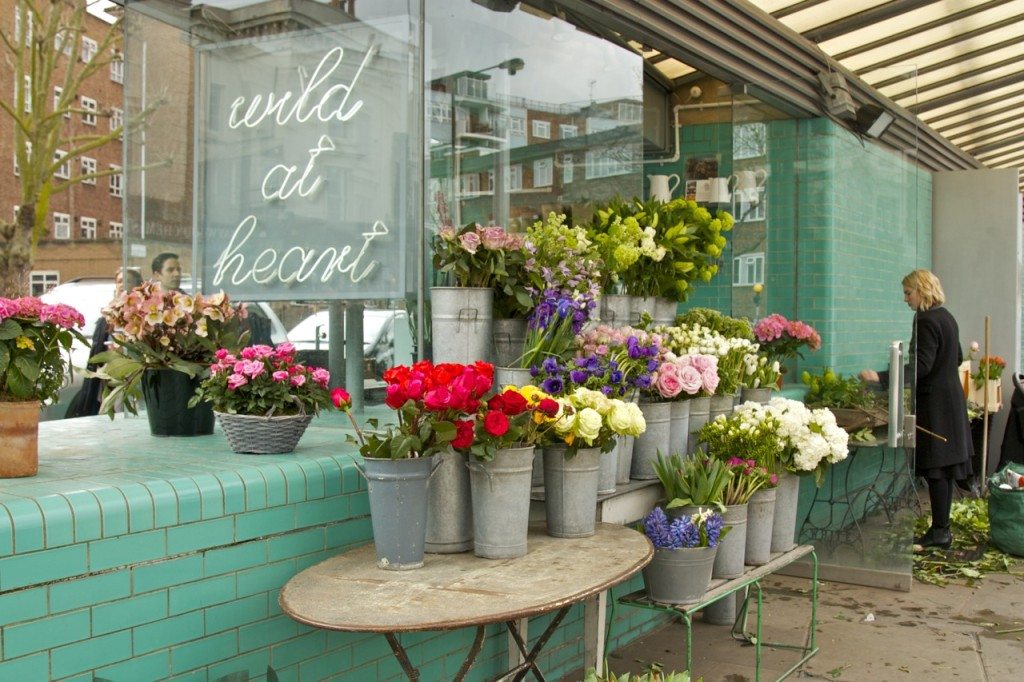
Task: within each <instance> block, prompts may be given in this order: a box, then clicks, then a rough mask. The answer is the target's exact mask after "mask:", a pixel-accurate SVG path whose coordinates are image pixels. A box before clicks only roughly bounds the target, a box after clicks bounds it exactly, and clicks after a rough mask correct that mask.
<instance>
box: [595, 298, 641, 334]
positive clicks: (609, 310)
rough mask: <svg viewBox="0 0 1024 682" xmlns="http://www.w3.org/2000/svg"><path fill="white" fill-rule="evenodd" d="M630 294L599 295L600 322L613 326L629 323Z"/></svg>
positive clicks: (631, 299)
mask: <svg viewBox="0 0 1024 682" xmlns="http://www.w3.org/2000/svg"><path fill="white" fill-rule="evenodd" d="M632 304H633V297H632V296H625V295H623V294H605V295H604V296H602V297H601V322H603V323H604V324H607V325H611V326H613V327H623V326H625V325H627V324H629V323H630V321H631V319H632V318H631V317H630V309H631V307H632Z"/></svg>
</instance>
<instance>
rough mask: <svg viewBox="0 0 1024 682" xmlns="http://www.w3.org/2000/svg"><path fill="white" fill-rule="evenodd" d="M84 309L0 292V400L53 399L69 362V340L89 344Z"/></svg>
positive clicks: (46, 400)
mask: <svg viewBox="0 0 1024 682" xmlns="http://www.w3.org/2000/svg"><path fill="white" fill-rule="evenodd" d="M83 324H85V319H84V318H83V317H82V314H81V313H80V312H78V311H77V310H76V309H74V308H72V307H71V306H68V305H64V304H61V303H58V304H55V305H50V304H47V303H43V302H42V301H41V300H39V299H38V298H35V297H30V296H26V297H22V298H13V299H12V298H0V401H2V402H20V401H23V400H24V401H27V400H33V401H40V402H56V400H57V396H58V392H59V391H60V388H61V386H63V385H64V380H65V376H66V373H67V371H68V370H69V369H70V368H71V344H72V342H74V341H76V340H77V341H81V342H82V343H85V344H88V341H87V340H86V339H85V337H83V336H82V333H81V332H79V331H78V330H77V329H76V327H81V326H82V325H83Z"/></svg>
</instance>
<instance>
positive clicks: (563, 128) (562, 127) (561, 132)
mask: <svg viewBox="0 0 1024 682" xmlns="http://www.w3.org/2000/svg"><path fill="white" fill-rule="evenodd" d="M578 134H579V126H575V125H569V124H567V123H562V124H559V126H558V136H559V137H560V138H562V139H563V140H568V139H569V138H572V137H576V136H577V135H578Z"/></svg>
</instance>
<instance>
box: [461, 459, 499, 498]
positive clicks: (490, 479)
mask: <svg viewBox="0 0 1024 682" xmlns="http://www.w3.org/2000/svg"><path fill="white" fill-rule="evenodd" d="M466 467H467V468H468V469H469V470H470V471H482V472H484V473H485V474H486V475H487V487H488V488H490V489H491V492H494V474H492V473H491V472H490V471H488V470H487V469H485V468H484V467H482V466H480V463H479V462H474V461H472V460H470V459H466Z"/></svg>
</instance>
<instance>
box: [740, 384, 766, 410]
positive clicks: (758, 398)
mask: <svg viewBox="0 0 1024 682" xmlns="http://www.w3.org/2000/svg"><path fill="white" fill-rule="evenodd" d="M771 399H772V389H771V388H769V387H765V386H762V387H760V388H744V389H743V390H742V391H741V392H740V401H741V402H744V403H760V404H762V405H764V404H767V403H768V401H770V400H771Z"/></svg>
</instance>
